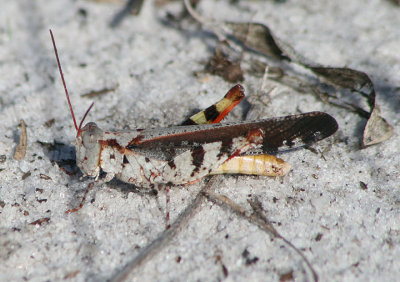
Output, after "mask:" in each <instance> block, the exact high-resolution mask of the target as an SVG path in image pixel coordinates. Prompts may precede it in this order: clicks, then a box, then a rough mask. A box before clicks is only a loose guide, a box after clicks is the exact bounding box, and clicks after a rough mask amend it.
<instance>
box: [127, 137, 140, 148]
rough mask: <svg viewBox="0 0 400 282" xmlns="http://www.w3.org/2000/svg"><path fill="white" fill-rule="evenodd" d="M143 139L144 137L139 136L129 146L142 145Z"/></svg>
mask: <svg viewBox="0 0 400 282" xmlns="http://www.w3.org/2000/svg"><path fill="white" fill-rule="evenodd" d="M143 138H144V136H143V135H138V136H136V137H135V138H133V139H132V140H131V141H130V142H129V143H128V146H129V145H138V144H140V142H141V141H142V139H143Z"/></svg>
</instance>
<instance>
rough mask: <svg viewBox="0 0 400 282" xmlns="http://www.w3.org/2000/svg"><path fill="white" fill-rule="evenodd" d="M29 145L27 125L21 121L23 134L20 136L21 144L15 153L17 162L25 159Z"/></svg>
mask: <svg viewBox="0 0 400 282" xmlns="http://www.w3.org/2000/svg"><path fill="white" fill-rule="evenodd" d="M27 143H28V137H27V134H26V124H25V122H24V120H22V119H21V134H20V135H19V144H18V146H17V148H16V149H15V153H14V159H15V160H22V159H23V158H25V154H26V147H27Z"/></svg>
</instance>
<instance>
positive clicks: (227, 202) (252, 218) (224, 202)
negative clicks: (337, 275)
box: [203, 190, 318, 281]
mask: <svg viewBox="0 0 400 282" xmlns="http://www.w3.org/2000/svg"><path fill="white" fill-rule="evenodd" d="M203 193H204V195H205V196H206V197H207V198H208V199H209V200H210V201H212V202H214V203H216V204H218V205H220V206H222V207H228V208H230V209H231V210H233V211H234V212H235V213H236V214H237V215H239V216H241V217H243V218H245V219H247V220H248V221H249V222H250V223H255V224H257V225H258V227H260V228H261V229H262V230H264V231H266V232H267V233H269V234H270V235H272V236H273V237H275V238H278V239H281V240H282V241H283V242H285V243H286V244H287V245H288V246H289V247H290V248H292V249H293V250H294V251H295V252H296V253H297V254H298V255H299V256H300V257H301V258H302V259H303V260H304V262H305V263H306V265H307V267H308V268H309V269H310V271H311V273H312V276H313V279H314V281H318V275H317V273H316V272H315V270H314V268H313V267H312V265H311V263H310V262H309V261H308V259H307V258H306V257H305V256H304V254H303V253H302V252H300V250H299V249H297V248H296V247H295V246H294V245H293V244H292V243H291V242H290V241H289V240H287V239H286V238H285V237H283V236H282V235H280V234H279V233H278V231H277V230H276V229H275V228H274V227H273V226H272V224H271V223H270V221H269V220H268V219H267V218H266V217H265V216H264V215H263V214H262V207H261V203H260V202H259V201H258V200H255V201H249V203H250V205H251V207H252V208H253V210H254V214H251V215H247V214H246V211H245V210H244V209H243V208H242V207H241V206H239V205H238V204H236V203H235V202H233V201H232V200H231V199H229V198H228V197H226V196H224V195H218V194H216V193H215V192H213V191H209V190H204V191H203Z"/></svg>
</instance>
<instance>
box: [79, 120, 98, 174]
mask: <svg viewBox="0 0 400 282" xmlns="http://www.w3.org/2000/svg"><path fill="white" fill-rule="evenodd" d="M102 139H103V130H101V129H100V128H99V127H98V126H97V125H96V124H95V123H94V122H89V123H87V124H86V125H85V126H84V127H83V128H81V129H80V132H79V135H78V136H77V137H76V140H75V150H76V164H77V166H78V167H79V168H80V169H81V171H82V172H83V174H84V175H86V176H91V177H98V175H99V173H100V151H101V144H100V142H99V141H100V140H102Z"/></svg>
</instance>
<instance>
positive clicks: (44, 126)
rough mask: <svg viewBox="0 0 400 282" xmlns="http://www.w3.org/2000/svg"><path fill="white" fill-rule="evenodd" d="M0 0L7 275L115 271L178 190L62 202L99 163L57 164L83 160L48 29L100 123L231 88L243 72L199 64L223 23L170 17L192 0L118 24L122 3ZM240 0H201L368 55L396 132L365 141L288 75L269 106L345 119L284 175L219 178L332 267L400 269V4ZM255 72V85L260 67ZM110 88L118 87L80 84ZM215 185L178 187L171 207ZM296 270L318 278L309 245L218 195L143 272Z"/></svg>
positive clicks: (293, 40) (161, 220) (188, 104)
mask: <svg viewBox="0 0 400 282" xmlns="http://www.w3.org/2000/svg"><path fill="white" fill-rule="evenodd" d="M3 2H4V3H2V4H1V9H0V93H1V95H0V120H1V122H0V132H1V134H0V155H1V163H0V280H1V281H22V280H24V281H57V280H63V279H64V280H76V281H103V280H106V279H111V278H112V277H114V276H115V275H117V274H118V273H119V271H120V270H121V269H122V268H123V266H124V265H125V264H126V263H127V262H128V261H130V260H132V259H133V258H135V256H136V255H138V254H139V252H140V251H141V250H143V248H144V247H145V246H147V245H148V244H150V243H151V242H153V241H154V240H155V239H156V238H157V237H158V236H159V234H160V233H161V232H163V231H164V230H165V196H164V193H159V195H158V196H154V195H152V194H148V193H143V192H141V191H140V190H138V189H133V188H132V187H131V186H129V185H126V184H124V183H121V182H119V181H116V180H113V181H111V182H110V183H107V184H104V185H101V186H100V187H96V188H95V189H94V190H93V191H92V192H91V193H90V194H89V196H88V201H87V203H86V205H85V206H84V208H83V209H82V210H80V211H79V212H77V213H74V214H70V215H67V214H65V213H64V212H65V210H67V209H68V208H71V207H74V206H76V205H77V204H78V203H79V200H80V199H81V197H82V195H83V191H84V189H85V188H86V186H87V184H88V183H89V182H90V179H83V180H80V179H79V177H80V176H81V174H80V173H77V174H75V175H68V174H66V173H64V172H63V171H62V170H60V166H65V165H68V162H70V163H73V159H74V148H73V141H74V136H75V129H74V127H73V123H72V120H71V117H70V113H69V110H68V106H67V104H66V99H65V96H64V93H63V88H62V85H61V81H60V78H59V74H58V71H57V68H56V61H55V58H54V53H53V50H52V45H51V41H50V36H49V32H48V30H49V28H52V29H53V31H54V33H55V37H56V41H57V45H58V48H59V53H60V58H61V61H62V64H63V68H64V73H65V78H66V81H67V84H68V88H69V91H70V93H71V100H72V104H73V106H74V109H75V112H76V114H77V116H78V119H80V117H81V116H82V115H83V113H84V112H85V110H86V109H87V107H88V106H89V104H90V102H91V101H92V100H94V101H95V106H94V108H93V110H92V111H91V112H90V114H89V116H88V119H87V120H88V121H89V120H91V121H95V122H96V123H97V124H98V125H99V126H100V127H101V128H103V129H128V128H136V127H140V128H144V127H146V128H147V127H157V126H158V127H164V126H167V125H171V124H179V123H180V122H182V121H183V120H184V119H185V117H187V115H188V113H189V112H191V111H193V110H194V109H200V108H204V107H207V106H208V105H211V104H212V103H213V102H215V101H217V100H218V99H220V98H221V97H222V96H223V95H224V94H225V93H226V91H227V90H228V89H229V88H230V87H231V86H232V83H228V82H226V81H224V80H223V79H222V78H220V77H217V76H213V75H209V74H205V73H201V72H200V74H198V75H194V73H195V72H199V71H201V70H203V69H204V62H205V61H206V60H207V58H209V57H210V55H211V54H212V50H213V47H214V46H215V37H213V36H212V35H211V34H210V33H207V32H204V31H203V30H201V29H200V28H199V26H198V25H196V24H194V23H193V22H190V21H189V20H186V21H187V22H186V24H185V25H183V27H184V28H181V29H178V28H175V27H174V26H173V25H171V24H168V23H169V22H168V17H167V13H173V14H174V13H175V14H176V13H179V11H180V9H181V3H179V2H178V3H177V2H174V3H172V4H168V5H165V6H156V5H155V3H154V2H153V1H146V2H145V4H144V6H143V8H142V11H141V13H140V14H139V15H138V16H128V17H126V18H125V19H124V20H123V21H122V22H121V24H120V25H119V26H118V27H117V28H114V29H112V28H110V27H109V24H110V22H111V21H112V19H113V18H114V17H115V15H116V14H117V13H118V12H120V11H121V9H122V4H121V3H97V2H92V1H81V0H78V1H68V0H59V1H44V0H38V1H29V0H18V1H3ZM230 2H233V1H205V0H203V1H201V3H200V5H199V7H198V8H197V9H198V11H199V12H201V14H203V15H207V16H208V17H213V18H215V19H218V20H221V21H222V20H231V21H252V20H253V21H258V22H262V23H264V24H267V25H268V26H269V27H270V28H271V29H272V30H273V31H274V33H275V34H276V35H277V36H278V37H280V38H281V39H282V40H284V41H286V42H287V43H289V44H291V45H292V47H293V48H294V49H295V50H296V51H297V52H298V53H300V54H302V55H303V56H305V57H307V58H309V59H312V60H313V61H315V62H318V63H321V64H325V65H331V66H348V67H352V68H354V69H358V70H362V71H365V72H366V73H368V74H369V76H370V77H371V79H372V81H373V82H374V83H375V86H376V89H377V92H378V98H377V101H378V103H379V104H380V106H381V110H382V113H383V116H384V117H385V118H386V119H387V120H388V121H389V122H390V123H391V124H392V125H393V126H394V128H395V132H394V136H393V137H392V138H391V139H390V140H388V141H386V142H384V143H382V144H379V145H376V146H372V147H368V148H366V149H360V137H361V135H362V129H363V127H364V125H365V120H362V119H361V118H359V117H358V116H357V115H355V114H352V113H349V112H347V111H345V110H343V109H338V108H335V107H332V106H329V105H326V104H324V103H322V102H320V101H319V100H318V99H316V98H315V97H314V96H312V95H304V94H298V93H296V92H295V91H293V90H292V89H289V88H285V87H284V86H282V85H281V86H279V85H278V86H277V88H275V90H274V91H273V92H271V93H270V98H271V101H270V102H269V103H268V105H267V106H265V109H264V110H263V111H262V112H261V113H257V114H258V115H259V117H271V116H280V115H287V114H290V113H298V112H306V111H313V110H320V111H325V112H328V113H329V114H331V115H333V116H334V117H335V118H336V119H337V121H338V123H339V126H340V129H339V131H338V132H337V134H336V135H335V136H334V137H331V138H329V139H327V140H324V141H322V142H319V143H317V144H315V145H314V148H315V149H316V152H317V154H315V153H313V152H311V151H309V150H298V151H294V152H290V153H285V154H282V155H280V157H282V158H284V159H285V160H286V161H288V162H290V163H291V164H292V170H291V172H290V173H289V174H288V175H287V176H285V177H281V178H278V179H277V178H267V177H247V176H221V177H219V178H218V179H217V180H218V181H217V184H216V186H215V187H214V190H215V192H217V193H219V194H223V195H225V196H227V197H229V198H230V199H232V200H234V201H235V202H236V203H237V204H239V205H241V206H242V207H243V208H245V209H246V210H248V211H250V207H249V204H248V203H247V199H249V197H250V198H251V197H258V199H259V200H260V201H261V203H262V205H263V208H264V210H265V212H266V216H267V217H268V219H269V220H270V221H271V222H272V223H273V225H274V227H275V228H276V229H277V230H278V232H280V234H282V235H283V236H285V237H286V238H287V239H288V240H289V241H290V242H291V243H292V244H293V245H294V246H296V247H297V248H298V249H299V250H300V251H301V252H302V253H303V254H304V256H305V257H306V258H307V259H308V260H309V262H310V264H311V265H312V267H313V268H314V270H315V271H316V273H317V274H318V276H319V278H320V279H321V280H322V281H326V280H328V281H329V280H330V281H354V280H362V281H374V280H380V281H394V280H397V279H398V277H399V275H400V218H399V211H400V210H399V207H400V196H399V195H400V194H399V179H400V178H399V177H400V173H399V164H400V155H399V154H398V152H399V148H400V139H399V137H398V126H399V123H400V121H399V115H398V109H399V107H400V100H399V94H400V93H399V85H400V76H399V73H400V52H399V50H400V29H399V26H400V17H399V12H400V10H399V7H398V6H396V5H394V4H392V2H390V1H383V0H372V1H367V2H368V4H366V3H365V1H361V0H354V1H350V2H349V1H317V0H313V1H290V0H288V1H285V2H283V3H282V2H281V3H275V2H274V1H237V3H235V4H233V3H230ZM330 2H332V3H330ZM333 2H335V4H334V3H333ZM245 79H246V80H245V82H244V83H243V85H244V86H245V88H246V90H247V93H248V96H249V97H251V96H252V95H254V94H255V93H256V92H257V91H258V90H259V89H260V87H261V84H262V78H260V77H253V76H251V75H245ZM271 84H272V82H271ZM104 89H112V91H108V92H107V93H106V94H104V95H99V96H95V97H93V98H87V97H84V96H81V95H83V94H87V93H90V92H92V91H100V90H104ZM242 112H243V107H240V106H239V107H238V109H235V110H234V111H233V113H232V115H231V117H230V118H229V120H231V121H232V120H240V119H241V117H242ZM21 119H23V120H24V121H25V123H26V124H27V135H28V142H27V152H26V156H25V158H24V159H22V160H19V161H17V160H14V159H13V154H14V151H15V148H16V146H17V144H18V140H19V134H20V128H19V127H18V125H19V123H20V120H21ZM321 152H324V153H323V156H322V154H321ZM68 160H69V161H68ZM67 168H68V166H67ZM361 183H364V184H365V185H363V184H361ZM203 185H204V183H199V184H197V185H192V186H185V187H175V188H172V189H171V191H170V197H171V204H170V211H171V222H174V220H175V219H176V218H177V216H178V214H179V213H180V212H181V211H182V210H183V209H184V208H185V207H187V206H188V205H190V204H191V201H192V200H193V198H194V197H195V195H196V193H197V192H198V191H199V189H200V188H201V187H202V186H203ZM38 220H39V221H38ZM39 222H40V223H41V224H39ZM35 223H36V224H35ZM284 278H288V279H291V278H293V279H296V280H299V281H307V280H311V279H312V277H311V274H310V270H309V268H308V267H307V266H306V264H305V261H304V259H302V258H301V257H300V256H299V255H298V254H297V253H295V252H294V251H293V250H291V249H290V248H289V247H288V245H287V244H285V243H284V242H283V241H282V240H280V239H276V238H275V239H274V238H272V237H271V236H270V235H268V234H267V233H265V232H264V231H262V230H261V229H259V228H258V227H257V226H256V225H254V224H253V223H249V222H248V221H246V220H244V219H243V218H240V217H238V216H237V215H236V214H234V213H232V211H230V210H229V209H223V208H221V207H220V206H218V205H216V204H215V203H212V202H209V201H207V200H205V201H204V202H203V203H202V205H201V206H200V208H199V209H198V211H197V212H196V213H195V215H194V217H192V218H191V219H190V221H189V223H188V225H187V226H186V227H185V228H184V229H183V230H182V231H181V232H179V233H178V234H177V235H176V236H174V238H173V239H172V240H171V241H169V242H168V243H166V244H165V246H164V248H163V249H160V250H158V251H157V253H156V254H155V256H154V257H152V258H151V259H150V260H148V261H147V262H146V263H144V264H143V265H142V266H141V267H140V268H138V269H135V270H134V271H133V272H132V273H131V279H135V280H138V281H145V280H146V281H149V280H158V281H172V280H173V281H184V280H185V281H186V280H191V281H194V280H196V281H205V280H207V281H210V280H214V281H215V280H232V281H243V280H244V279H246V280H247V281H251V280H252V281H257V280H258V281H260V280H275V281H276V280H279V279H284Z"/></svg>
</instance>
